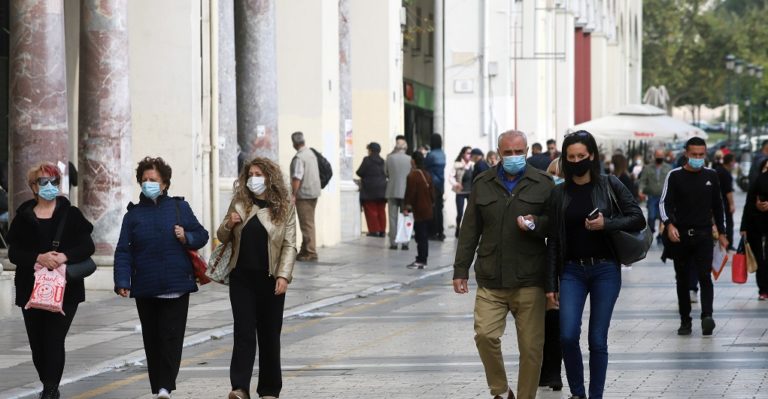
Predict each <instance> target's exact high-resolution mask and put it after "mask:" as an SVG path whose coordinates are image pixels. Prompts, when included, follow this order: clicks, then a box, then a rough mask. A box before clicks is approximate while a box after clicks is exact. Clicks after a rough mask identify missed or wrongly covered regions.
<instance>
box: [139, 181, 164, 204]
mask: <svg viewBox="0 0 768 399" xmlns="http://www.w3.org/2000/svg"><path fill="white" fill-rule="evenodd" d="M160 191H161V190H160V183H158V182H156V181H145V182H143V183H141V193H142V194H144V196H145V197H147V198H149V199H151V200H153V199H156V198H157V197H159V196H160Z"/></svg>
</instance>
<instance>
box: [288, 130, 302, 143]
mask: <svg viewBox="0 0 768 399" xmlns="http://www.w3.org/2000/svg"><path fill="white" fill-rule="evenodd" d="M291 141H292V142H293V144H294V145H303V144H304V133H302V132H295V133H293V134H292V135H291Z"/></svg>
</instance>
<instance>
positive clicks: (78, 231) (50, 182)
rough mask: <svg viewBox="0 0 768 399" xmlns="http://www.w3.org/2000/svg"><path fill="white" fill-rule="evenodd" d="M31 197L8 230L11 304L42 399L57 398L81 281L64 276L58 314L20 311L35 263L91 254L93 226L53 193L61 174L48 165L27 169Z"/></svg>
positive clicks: (59, 261)
mask: <svg viewBox="0 0 768 399" xmlns="http://www.w3.org/2000/svg"><path fill="white" fill-rule="evenodd" d="M27 181H28V184H29V188H30V189H31V190H32V193H33V194H34V199H31V200H29V201H26V202H24V203H23V204H21V206H19V207H18V209H17V210H16V216H15V217H14V219H13V221H12V222H11V225H10V227H9V230H8V258H9V260H10V261H11V263H13V264H14V265H16V275H15V277H14V283H15V285H16V306H19V307H21V308H22V310H21V312H22V314H23V315H24V325H25V327H26V328H27V337H28V338H29V346H30V348H31V349H32V361H33V363H34V364H35V369H37V374H38V376H39V377H40V381H41V382H42V383H43V391H42V393H41V395H40V397H41V398H43V399H57V398H59V383H60V381H61V376H62V374H63V373H64V360H65V350H64V340H65V338H66V336H67V332H68V331H69V327H70V325H71V324H72V319H73V318H74V317H75V313H76V312H77V307H78V305H79V304H80V302H83V301H85V287H84V284H83V279H67V285H66V288H65V290H64V304H63V310H64V314H60V313H53V312H49V311H47V310H40V309H24V306H25V305H26V304H27V301H29V297H30V295H31V294H32V288H33V286H34V284H35V265H36V264H40V265H41V266H43V267H46V268H48V269H51V270H54V269H56V268H58V267H60V266H61V265H64V264H67V263H77V262H81V261H84V260H86V259H88V257H90V256H91V255H93V253H94V251H95V247H94V244H93V239H91V232H92V231H93V225H91V223H90V222H89V221H88V220H86V219H85V217H84V216H83V214H82V213H81V212H80V210H79V209H77V208H76V207H74V206H72V205H71V204H70V202H69V200H67V199H66V198H65V197H62V196H59V194H60V190H59V187H60V186H61V173H60V172H59V169H58V168H57V167H56V166H55V165H53V164H49V163H43V164H40V165H38V166H36V167H34V168H32V169H30V171H29V173H28V174H27ZM65 215H66V221H65V222H64V227H63V231H62V234H61V239H60V240H61V242H60V243H59V246H58V248H54V245H53V241H54V240H55V236H56V232H57V230H58V228H59V225H60V224H61V223H62V220H63V219H64V216H65Z"/></svg>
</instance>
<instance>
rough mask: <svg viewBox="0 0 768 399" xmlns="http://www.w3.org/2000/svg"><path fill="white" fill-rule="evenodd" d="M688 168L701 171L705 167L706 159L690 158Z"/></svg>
mask: <svg viewBox="0 0 768 399" xmlns="http://www.w3.org/2000/svg"><path fill="white" fill-rule="evenodd" d="M688 166H690V167H691V168H693V169H701V168H703V167H704V158H689V159H688Z"/></svg>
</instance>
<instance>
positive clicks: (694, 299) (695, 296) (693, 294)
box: [691, 290, 699, 303]
mask: <svg viewBox="0 0 768 399" xmlns="http://www.w3.org/2000/svg"><path fill="white" fill-rule="evenodd" d="M696 302H699V293H698V292H696V291H694V290H691V303H696Z"/></svg>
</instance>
